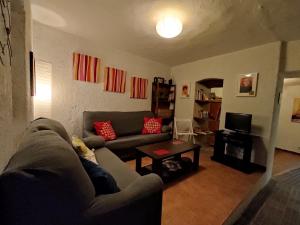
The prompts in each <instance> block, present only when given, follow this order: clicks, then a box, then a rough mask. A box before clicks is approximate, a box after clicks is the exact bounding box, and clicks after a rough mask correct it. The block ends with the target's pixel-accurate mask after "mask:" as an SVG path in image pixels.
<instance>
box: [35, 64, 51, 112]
mask: <svg viewBox="0 0 300 225" xmlns="http://www.w3.org/2000/svg"><path fill="white" fill-rule="evenodd" d="M35 66H36V96H35V97H34V118H38V117H48V118H50V117H51V99H52V91H51V90H52V88H51V85H52V65H51V64H50V63H46V62H43V61H36V64H35Z"/></svg>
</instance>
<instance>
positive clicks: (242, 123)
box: [225, 112, 252, 133]
mask: <svg viewBox="0 0 300 225" xmlns="http://www.w3.org/2000/svg"><path fill="white" fill-rule="evenodd" d="M251 121H252V115H251V114H244V113H231V112H227V113H226V117H225V128H226V129H228V130H233V131H237V132H242V133H250V132H251Z"/></svg>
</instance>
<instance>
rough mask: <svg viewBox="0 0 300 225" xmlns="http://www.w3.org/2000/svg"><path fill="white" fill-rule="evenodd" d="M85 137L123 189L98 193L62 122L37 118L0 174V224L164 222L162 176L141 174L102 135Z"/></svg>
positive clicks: (155, 224)
mask: <svg viewBox="0 0 300 225" xmlns="http://www.w3.org/2000/svg"><path fill="white" fill-rule="evenodd" d="M84 141H85V142H86V144H87V145H88V146H89V147H93V148H95V149H96V151H95V155H96V159H97V161H98V162H99V165H100V166H101V167H102V168H104V169H105V170H106V171H108V172H109V173H110V174H111V175H112V176H113V177H114V179H115V180H116V182H117V185H118V186H119V188H120V189H121V191H120V192H117V193H115V194H106V195H99V196H95V189H94V186H93V184H92V182H91V180H90V178H89V177H88V175H87V173H86V172H85V170H84V168H83V166H82V164H81V162H80V160H79V157H78V156H77V154H76V153H75V151H74V150H73V148H72V145H71V141H70V138H69V135H68V134H67V132H66V130H65V129H64V127H63V126H62V125H61V124H60V123H58V122H56V121H53V120H49V119H38V120H35V121H33V122H32V123H31V124H30V126H29V127H28V128H27V130H26V131H25V134H24V137H23V138H22V139H21V140H20V142H21V143H20V145H19V148H18V151H17V153H16V154H15V155H14V156H13V157H12V158H11V159H10V161H9V163H8V165H7V166H6V168H5V169H4V171H3V173H2V174H1V176H0V199H1V200H0V212H1V213H0V221H1V222H0V223H1V225H71V224H72V225H108V224H113V225H121V224H122V225H159V224H161V222H160V221H161V207H162V187H163V184H162V181H161V179H160V178H159V177H158V176H157V175H155V174H149V175H146V176H140V175H139V174H138V173H136V172H135V171H134V170H132V169H130V168H129V167H128V166H127V164H125V163H124V162H122V161H121V160H120V159H119V158H118V157H117V156H116V155H115V154H113V153H112V152H111V151H110V150H109V149H108V148H106V147H104V145H103V144H104V142H103V141H101V140H100V139H99V138H98V137H97V138H96V139H95V138H93V137H90V138H87V139H85V140H84Z"/></svg>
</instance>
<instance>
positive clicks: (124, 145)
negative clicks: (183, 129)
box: [105, 133, 170, 151]
mask: <svg viewBox="0 0 300 225" xmlns="http://www.w3.org/2000/svg"><path fill="white" fill-rule="evenodd" d="M169 139H170V135H169V134H168V133H161V134H147V135H143V134H138V135H130V136H125V137H120V138H117V139H116V140H113V141H107V142H106V143H105V146H106V147H107V148H109V149H110V150H112V151H118V150H119V149H130V148H132V149H133V148H135V147H137V146H141V145H146V144H151V143H155V142H160V141H167V140H169Z"/></svg>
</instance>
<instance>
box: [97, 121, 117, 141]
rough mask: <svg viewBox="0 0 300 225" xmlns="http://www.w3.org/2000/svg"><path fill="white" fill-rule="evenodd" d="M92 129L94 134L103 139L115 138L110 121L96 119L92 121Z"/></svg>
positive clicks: (110, 139)
mask: <svg viewBox="0 0 300 225" xmlns="http://www.w3.org/2000/svg"><path fill="white" fill-rule="evenodd" d="M94 129H95V131H96V134H97V135H99V136H101V137H103V138H104V140H105V141H112V140H115V139H116V138H117V135H116V133H115V131H114V129H113V127H112V124H111V121H96V122H94Z"/></svg>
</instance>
